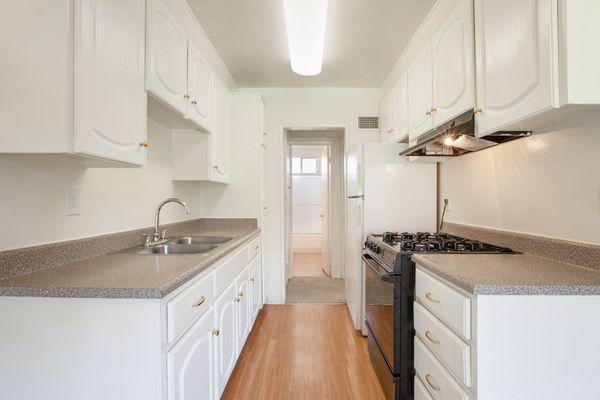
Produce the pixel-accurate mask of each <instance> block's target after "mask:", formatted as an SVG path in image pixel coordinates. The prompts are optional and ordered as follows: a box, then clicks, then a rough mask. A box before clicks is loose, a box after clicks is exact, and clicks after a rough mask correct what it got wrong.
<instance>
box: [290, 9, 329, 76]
mask: <svg viewBox="0 0 600 400" xmlns="http://www.w3.org/2000/svg"><path fill="white" fill-rule="evenodd" d="M327 3H328V0H283V13H284V17H285V26H286V31H287V38H288V47H289V51H290V64H291V66H292V71H294V72H295V73H297V74H299V75H305V76H313V75H318V74H320V73H321V68H322V66H323V51H324V49H325V26H326V25H327Z"/></svg>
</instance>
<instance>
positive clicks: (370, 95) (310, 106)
mask: <svg viewBox="0 0 600 400" xmlns="http://www.w3.org/2000/svg"><path fill="white" fill-rule="evenodd" d="M260 91H261V92H262V94H263V99H264V101H265V111H266V130H267V157H266V163H267V165H266V179H267V182H266V186H267V190H266V199H265V201H266V205H267V208H268V211H267V213H266V215H265V222H264V230H265V232H264V235H265V236H264V237H265V240H266V242H267V246H268V251H267V253H266V254H265V261H264V268H265V275H266V277H267V279H266V282H265V289H266V301H267V302H269V303H282V302H284V299H285V286H284V282H285V269H284V235H285V232H284V207H283V187H284V179H283V178H284V173H283V172H284V169H283V168H284V157H283V154H284V149H283V128H284V127H296V128H298V127H311V128H312V127H325V126H345V127H346V128H347V131H346V143H345V146H346V148H348V147H349V146H351V145H352V144H355V143H357V142H360V141H378V140H379V132H375V133H369V134H360V133H359V132H358V131H357V129H356V117H357V116H358V115H359V114H367V115H368V114H371V115H372V114H378V107H379V100H380V98H381V91H380V90H379V89H355V88H266V89H261V90H260Z"/></svg>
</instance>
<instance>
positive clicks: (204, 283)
mask: <svg viewBox="0 0 600 400" xmlns="http://www.w3.org/2000/svg"><path fill="white" fill-rule="evenodd" d="M213 279H214V277H213V274H212V273H210V274H208V276H205V277H204V278H202V279H200V280H199V281H198V282H195V283H193V284H192V285H191V286H190V287H189V288H187V289H185V290H184V291H183V292H182V293H180V294H179V295H177V296H176V297H175V298H173V299H172V300H170V301H169V302H167V341H168V342H169V343H171V342H174V341H176V340H177V339H178V338H179V337H180V336H181V335H182V334H183V332H185V331H186V330H187V329H188V327H189V326H190V325H192V324H193V323H194V321H195V320H196V319H198V317H200V316H201V315H202V314H203V313H204V312H205V311H206V310H207V309H208V308H209V307H210V306H211V305H212V301H213V298H214V292H213V287H214V283H213Z"/></svg>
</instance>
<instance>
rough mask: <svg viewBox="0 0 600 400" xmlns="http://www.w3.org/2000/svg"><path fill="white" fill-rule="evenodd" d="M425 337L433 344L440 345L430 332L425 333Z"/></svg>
mask: <svg viewBox="0 0 600 400" xmlns="http://www.w3.org/2000/svg"><path fill="white" fill-rule="evenodd" d="M425 337H426V338H427V340H429V341H430V342H431V343H433V344H440V341H439V340H437V339H436V338H434V337H433V335H432V334H431V332H430V331H425Z"/></svg>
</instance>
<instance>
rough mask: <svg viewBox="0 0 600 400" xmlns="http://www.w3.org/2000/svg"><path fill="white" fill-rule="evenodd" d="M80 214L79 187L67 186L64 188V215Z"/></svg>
mask: <svg viewBox="0 0 600 400" xmlns="http://www.w3.org/2000/svg"><path fill="white" fill-rule="evenodd" d="M79 214H81V189H80V188H78V187H73V186H72V187H68V188H66V189H65V215H79Z"/></svg>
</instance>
